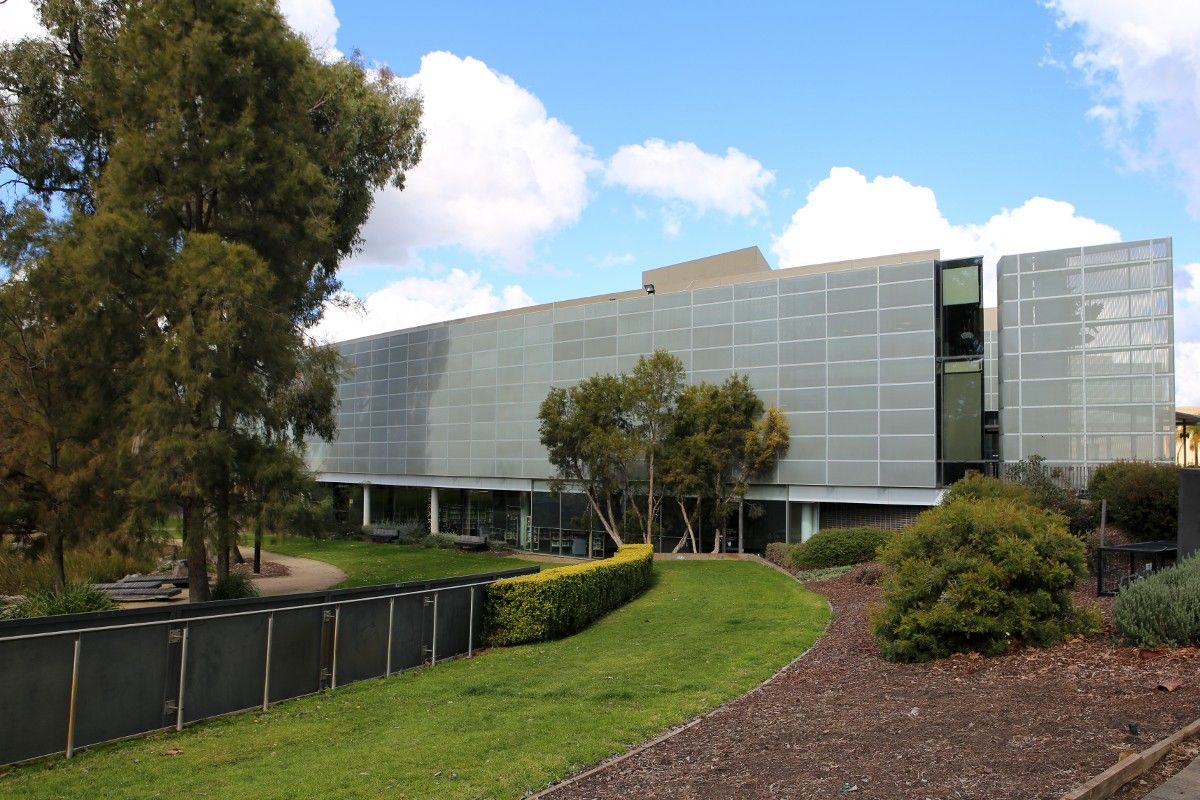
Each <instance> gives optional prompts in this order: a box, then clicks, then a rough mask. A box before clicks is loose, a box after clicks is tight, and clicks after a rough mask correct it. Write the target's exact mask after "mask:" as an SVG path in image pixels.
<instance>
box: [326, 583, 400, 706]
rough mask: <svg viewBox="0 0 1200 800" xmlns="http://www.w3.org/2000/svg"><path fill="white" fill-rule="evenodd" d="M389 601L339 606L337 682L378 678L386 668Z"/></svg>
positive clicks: (340, 683)
mask: <svg viewBox="0 0 1200 800" xmlns="http://www.w3.org/2000/svg"><path fill="white" fill-rule="evenodd" d="M390 602H391V601H389V600H370V601H367V602H362V603H346V604H344V605H341V606H338V609H337V617H338V622H337V626H338V635H337V676H336V677H337V684H338V686H341V685H342V684H343V683H350V682H351V681H360V680H362V679H364V678H377V677H379V676H380V675H383V674H384V673H385V672H386V671H387V627H388V606H389V605H390Z"/></svg>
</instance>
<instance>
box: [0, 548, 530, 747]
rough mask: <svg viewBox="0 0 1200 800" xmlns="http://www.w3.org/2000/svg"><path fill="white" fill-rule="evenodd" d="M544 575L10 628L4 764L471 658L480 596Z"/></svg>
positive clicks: (1, 733)
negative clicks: (504, 583)
mask: <svg viewBox="0 0 1200 800" xmlns="http://www.w3.org/2000/svg"><path fill="white" fill-rule="evenodd" d="M536 571H537V569H536V567H530V568H528V569H518V570H508V571H505V572H495V573H489V574H486V575H471V576H467V577H462V578H448V579H444V580H437V581H417V582H410V583H398V584H389V585H385V586H370V587H362V588H357V589H341V590H336V591H327V592H310V593H306V594H292V595H280V596H277V597H263V598H253V599H248V600H229V601H223V602H216V603H203V604H195V605H181V606H175V607H172V606H159V607H155V608H145V609H133V610H127V611H107V612H99V613H91V614H72V615H66V616H59V617H42V618H37V619H28V620H13V621H8V622H2V623H0V764H10V763H14V762H18V761H25V760H28V759H31V758H37V757H39V756H46V755H51V754H54V753H60V752H61V753H65V754H66V756H67V757H68V758H70V757H71V755H72V754H73V753H74V751H75V750H77V749H79V748H81V747H87V746H89V745H93V744H99V743H101V742H108V741H112V740H114V739H121V738H124V737H127V736H133V735H136V734H139V733H146V732H149V731H154V730H160V729H163V728H170V727H174V728H175V729H176V730H181V729H182V728H183V726H184V725H187V724H190V723H192V722H197V721H199V720H203V719H208V718H210V717H215V716H219V715H221V714H228V713H231V712H234V711H245V710H248V709H251V708H262V709H266V708H267V707H268V706H269V705H270V704H272V703H277V702H279V701H280V700H287V699H290V698H293V697H301V696H303V695H307V694H313V693H315V692H318V691H321V690H322V689H335V688H337V687H338V686H340V685H342V684H346V683H351V682H353V681H358V680H363V679H364V678H373V677H381V676H385V675H391V674H393V673H396V672H401V671H403V670H407V669H412V668H414V667H419V666H421V665H423V664H427V663H428V664H433V663H436V662H438V661H442V660H445V659H447V658H453V657H454V656H459V655H469V654H471V653H472V652H473V651H474V649H475V648H476V647H477V646H478V644H479V641H480V639H479V637H480V630H479V623H480V620H481V618H482V611H483V599H484V598H483V595H484V592H483V588H484V587H485V586H487V585H488V584H489V583H492V582H493V581H495V580H498V579H499V578H504V577H511V576H514V575H524V574H528V573H531V572H536Z"/></svg>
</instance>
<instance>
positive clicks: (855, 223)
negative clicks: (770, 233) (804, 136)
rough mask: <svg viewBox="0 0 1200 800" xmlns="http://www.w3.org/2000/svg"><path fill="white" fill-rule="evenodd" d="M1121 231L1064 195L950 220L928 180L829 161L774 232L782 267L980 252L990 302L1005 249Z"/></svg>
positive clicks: (1091, 240)
mask: <svg viewBox="0 0 1200 800" xmlns="http://www.w3.org/2000/svg"><path fill="white" fill-rule="evenodd" d="M1120 238H1121V234H1120V232H1119V231H1117V230H1116V229H1115V228H1112V227H1110V226H1108V225H1104V224H1102V223H1100V222H1097V221H1096V220H1093V219H1089V218H1088V217H1084V216H1080V215H1079V214H1077V213H1076V211H1075V207H1074V206H1073V205H1071V204H1070V203H1067V202H1064V201H1062V200H1051V199H1049V198H1046V197H1032V198H1030V199H1029V200H1026V201H1025V202H1024V203H1023V204H1021V205H1020V206H1019V207H1017V208H1015V209H1011V210H1009V209H1004V210H1001V211H999V212H998V213H996V214H994V215H993V216H992V217H990V218H989V219H987V220H986V221H984V222H982V223H973V224H965V225H955V224H952V223H951V222H950V221H949V220H947V219H946V217H945V216H944V215H943V214H942V212H941V209H939V208H938V203H937V197H936V196H935V195H934V193H933V190H932V189H930V188H928V187H926V186H917V185H915V184H912V183H909V182H908V181H906V180H905V179H904V178H900V177H895V176H893V177H883V176H877V177H875V178H873V179H871V180H867V178H866V176H865V175H863V174H862V173H860V172H858V171H857V170H855V169H852V168H850V167H834V168H833V169H831V170H830V171H829V177H827V178H825V179H824V180H822V181H821V182H820V183H818V184H817V185H816V186H815V187H814V188H813V190H812V191H811V192H809V194H808V197H807V199H806V200H805V203H804V205H803V206H801V207H800V208H799V209H798V210H797V211H796V213H795V214H793V215H792V219H791V221H790V222H789V223H788V225H787V227H786V228H785V229H784V231H783V233H782V234H780V236H779V238H777V239H776V240H775V243H774V245H773V246H772V250H774V252H775V253H776V254H777V255H778V256H779V265H780V266H781V267H793V266H800V265H802V264H819V263H823V262H827V261H840V260H843V259H850V258H862V257H866V256H873V255H879V254H881V253H902V252H911V251H914V250H932V249H940V250H941V251H942V256H943V257H945V258H955V257H958V256H976V255H982V256H984V269H985V275H986V277H985V280H984V291H985V297H984V302H985V303H986V304H988V305H994V304H995V302H996V291H995V281H994V280H993V278H992V276H993V275H994V274H995V269H996V262H997V261H998V260H999V257H1000V256H1001V255H1003V254H1005V253H1020V252H1028V251H1031V250H1050V249H1053V248H1056V247H1072V246H1076V245H1088V244H1102V243H1105V242H1115V241H1119V240H1120Z"/></svg>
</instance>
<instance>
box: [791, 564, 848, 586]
mask: <svg viewBox="0 0 1200 800" xmlns="http://www.w3.org/2000/svg"><path fill="white" fill-rule="evenodd" d="M849 571H850V567H848V566H842V567H823V568H821V569H803V570H800V571H799V572H797V573H796V580H798V581H800V582H801V583H811V582H813V581H831V580H833V579H834V578H840V577H842V576H843V575H845V574H846V573H847V572H849Z"/></svg>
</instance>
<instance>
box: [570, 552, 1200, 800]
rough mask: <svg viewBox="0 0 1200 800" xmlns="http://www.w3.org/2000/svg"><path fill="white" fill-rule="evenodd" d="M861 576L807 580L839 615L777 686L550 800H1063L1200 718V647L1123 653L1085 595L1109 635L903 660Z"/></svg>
mask: <svg viewBox="0 0 1200 800" xmlns="http://www.w3.org/2000/svg"><path fill="white" fill-rule="evenodd" d="M854 575H855V572H853V571H852V572H851V573H849V574H847V575H844V576H842V577H840V578H837V579H835V580H830V581H825V582H819V583H816V582H814V583H809V584H807V585H808V587H809V588H812V589H814V590H815V591H818V592H821V593H824V594H826V595H827V596H828V597H829V599H830V601H831V603H832V604H833V607H834V610H835V612H836V613H837V615H838V616H837V619H836V620H835V621H834V623H833V624H832V625H831V626H830V629H829V631H828V632H827V633H826V635H825V636H824V637H822V639H821V640H819V641H818V643H817V645H816V646H815V647H814V648H813V649H812V651H811V652H810V653H809V654H808V655H807V656H806V657H805V658H803V659H801V660H800V661H799V662H797V663H796V664H795V665H793V666H792V667H789V668H788V669H787V670H786V671H785V672H784V673H783V674H782V675H780V677H779V678H778V679H777V680H776V681H774V682H772V683H771V684H769V685H768V686H766V687H764V688H763V689H762V690H761V691H758V692H755V693H753V694H752V695H749V696H746V697H743V698H740V699H738V700H736V701H734V702H733V703H730V704H729V705H728V706H727V707H725V708H724V709H722V710H720V711H718V712H717V713H714V714H713V715H711V716H710V717H708V718H706V719H704V720H702V721H701V722H700V723H699V724H697V725H694V726H692V727H691V728H689V729H688V730H686V731H684V732H682V733H680V734H679V735H678V736H675V737H672V738H670V739H668V740H666V741H664V742H662V743H660V744H658V745H655V746H654V747H651V748H649V749H647V750H645V751H643V752H641V753H639V754H638V755H636V756H633V757H631V758H629V759H626V760H624V761H622V762H620V763H619V764H614V765H613V766H612V767H611V768H609V769H606V770H601V771H599V772H597V773H595V774H593V775H591V776H589V777H588V778H586V779H584V780H581V781H579V782H578V783H575V784H570V785H567V786H564V787H562V789H560V790H559V791H557V792H554V793H552V794H551V797H554V798H559V799H565V798H609V797H611V798H618V797H619V798H625V797H647V798H653V797H659V798H665V797H671V798H724V797H731V796H738V797H786V796H791V797H835V796H844V795H849V796H853V797H862V798H866V797H879V798H914V799H917V800H924V798H930V797H936V798H951V797H953V798H981V799H982V798H988V800H995V799H996V798H1022V800H1024V799H1025V798H1058V797H1060V796H1061V795H1062V794H1063V793H1064V792H1066V791H1067V790H1069V789H1070V788H1072V787H1073V786H1075V785H1077V784H1079V783H1082V782H1083V781H1086V780H1088V779H1089V778H1091V777H1092V776H1093V775H1095V774H1096V773H1098V772H1100V771H1102V770H1104V769H1106V768H1107V767H1109V766H1111V765H1112V764H1113V763H1115V762H1116V761H1117V760H1118V759H1119V758H1120V757H1121V754H1122V753H1127V752H1137V751H1140V750H1142V749H1144V748H1146V747H1148V746H1150V745H1151V744H1153V743H1154V742H1156V741H1158V740H1160V739H1162V738H1165V737H1166V736H1169V735H1170V734H1171V733H1173V732H1174V731H1175V730H1177V729H1178V728H1180V727H1182V726H1183V725H1185V724H1187V723H1188V722H1190V721H1192V720H1193V719H1195V718H1196V716H1197V709H1198V708H1200V652H1198V651H1197V649H1196V648H1186V649H1182V650H1175V651H1163V652H1145V651H1139V650H1136V649H1133V648H1118V647H1114V646H1113V645H1112V644H1111V642H1110V638H1111V627H1110V611H1111V600H1108V599H1101V600H1097V599H1096V598H1094V597H1089V596H1088V592H1087V591H1086V587H1081V590H1080V592H1079V593H1078V594H1077V598H1078V599H1079V600H1080V601H1082V602H1091V603H1095V604H1097V605H1098V606H1099V607H1100V609H1101V611H1102V613H1103V615H1104V620H1105V630H1104V632H1103V633H1102V634H1101V635H1099V636H1095V637H1091V638H1088V639H1082V638H1081V639H1076V640H1074V641H1071V642H1067V643H1065V644H1062V645H1059V646H1057V647H1054V648H1050V649H1046V650H1035V649H1030V650H1021V651H1017V652H1014V653H1011V654H1009V655H1005V656H1001V657H998V658H969V657H956V658H952V659H946V660H943V661H938V662H933V663H929V664H892V663H889V662H886V661H884V660H883V659H881V658H880V657H879V654H878V648H877V646H876V645H875V642H874V639H873V638H872V636H871V634H870V632H869V631H868V629H867V622H866V607H867V606H868V604H870V603H872V602H877V601H878V599H879V595H880V590H879V588H878V587H876V586H865V585H862V584H859V583H857V582H855V580H854ZM1094 591H1095V590H1094V586H1093V587H1092V593H1093V594H1094ZM1168 679H1179V680H1182V681H1183V685H1182V686H1180V687H1179V688H1177V689H1175V690H1174V691H1171V692H1167V691H1164V690H1162V689H1159V688H1157V687H1158V685H1159V683H1160V682H1162V681H1165V680H1168ZM1131 722H1136V723H1137V733H1136V734H1131V733H1130V729H1129V724H1130V723H1131ZM1136 796H1137V795H1132V794H1131V795H1129V797H1131V798H1132V797H1136Z"/></svg>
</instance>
